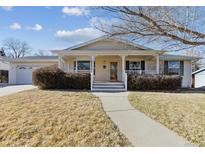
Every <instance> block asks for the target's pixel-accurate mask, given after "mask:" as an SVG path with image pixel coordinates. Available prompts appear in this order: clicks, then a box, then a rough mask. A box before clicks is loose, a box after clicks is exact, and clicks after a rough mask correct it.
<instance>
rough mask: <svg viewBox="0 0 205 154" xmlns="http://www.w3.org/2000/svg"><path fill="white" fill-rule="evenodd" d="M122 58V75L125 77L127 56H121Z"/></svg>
mask: <svg viewBox="0 0 205 154" xmlns="http://www.w3.org/2000/svg"><path fill="white" fill-rule="evenodd" d="M121 58H122V75H123V73H124V72H125V56H121ZM122 78H123V76H122Z"/></svg>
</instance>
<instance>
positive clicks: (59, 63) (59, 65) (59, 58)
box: [58, 56, 63, 70]
mask: <svg viewBox="0 0 205 154" xmlns="http://www.w3.org/2000/svg"><path fill="white" fill-rule="evenodd" d="M62 65H63V64H62V57H61V56H59V57H58V68H59V69H61V70H63V66H62Z"/></svg>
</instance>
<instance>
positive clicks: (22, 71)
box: [16, 66, 33, 84]
mask: <svg viewBox="0 0 205 154" xmlns="http://www.w3.org/2000/svg"><path fill="white" fill-rule="evenodd" d="M32 72H33V69H32V67H25V66H20V67H17V68H16V84H31V83H32Z"/></svg>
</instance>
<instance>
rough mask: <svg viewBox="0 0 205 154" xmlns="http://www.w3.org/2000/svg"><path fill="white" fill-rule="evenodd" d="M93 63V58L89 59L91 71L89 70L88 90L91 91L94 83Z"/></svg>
mask: <svg viewBox="0 0 205 154" xmlns="http://www.w3.org/2000/svg"><path fill="white" fill-rule="evenodd" d="M94 62H95V56H92V57H91V69H90V89H91V91H92V90H93V82H94V78H95V77H94Z"/></svg>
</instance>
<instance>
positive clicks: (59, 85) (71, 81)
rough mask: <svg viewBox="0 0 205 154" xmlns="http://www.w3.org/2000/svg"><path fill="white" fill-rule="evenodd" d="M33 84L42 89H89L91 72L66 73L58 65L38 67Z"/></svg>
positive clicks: (34, 73)
mask: <svg viewBox="0 0 205 154" xmlns="http://www.w3.org/2000/svg"><path fill="white" fill-rule="evenodd" d="M33 84H34V85H36V86H38V87H39V88H41V89H89V88H90V74H88V73H64V72H63V71H62V70H61V69H59V68H57V67H56V66H49V67H43V68H39V69H36V70H35V71H34V72H33Z"/></svg>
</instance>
